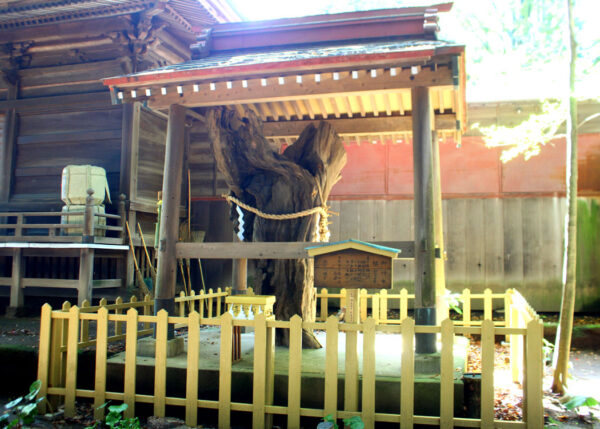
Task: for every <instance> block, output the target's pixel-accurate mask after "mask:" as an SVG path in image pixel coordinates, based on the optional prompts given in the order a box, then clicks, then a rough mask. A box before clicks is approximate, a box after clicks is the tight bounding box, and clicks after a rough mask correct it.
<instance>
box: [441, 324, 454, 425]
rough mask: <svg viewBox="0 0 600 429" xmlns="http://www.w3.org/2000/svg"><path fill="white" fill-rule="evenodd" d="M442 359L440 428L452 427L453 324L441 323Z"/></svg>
mask: <svg viewBox="0 0 600 429" xmlns="http://www.w3.org/2000/svg"><path fill="white" fill-rule="evenodd" d="M441 330H442V357H441V362H440V427H442V428H452V427H454V353H453V352H454V324H453V323H452V320H450V319H445V320H443V321H442V328H441Z"/></svg>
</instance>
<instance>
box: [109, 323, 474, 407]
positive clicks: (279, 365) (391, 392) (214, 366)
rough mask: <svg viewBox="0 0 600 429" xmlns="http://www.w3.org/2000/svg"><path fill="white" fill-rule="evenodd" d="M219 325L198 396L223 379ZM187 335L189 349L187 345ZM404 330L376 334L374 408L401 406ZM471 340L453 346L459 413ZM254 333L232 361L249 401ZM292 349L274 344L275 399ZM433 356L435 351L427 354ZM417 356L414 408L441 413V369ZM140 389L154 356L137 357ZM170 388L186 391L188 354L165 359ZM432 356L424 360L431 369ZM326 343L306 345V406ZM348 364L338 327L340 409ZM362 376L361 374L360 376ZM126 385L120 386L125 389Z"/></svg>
mask: <svg viewBox="0 0 600 429" xmlns="http://www.w3.org/2000/svg"><path fill="white" fill-rule="evenodd" d="M316 335H317V338H318V339H319V341H320V342H321V344H325V343H326V341H325V333H324V332H317V333H316ZM219 340H220V332H219V328H218V327H216V328H209V329H205V330H202V331H201V333H200V339H199V341H200V362H199V368H200V369H199V383H198V384H199V398H200V399H213V400H216V399H217V398H218V384H219ZM187 341H188V338H186V346H185V348H186V351H187ZM401 344H402V338H401V336H400V335H391V334H378V335H377V337H376V342H375V347H376V371H375V373H376V377H377V380H376V389H375V390H376V398H375V399H376V411H377V412H399V406H400V385H401V378H400V369H401V365H400V350H401ZM467 344H468V340H466V339H465V338H462V337H457V339H456V342H455V346H454V352H455V353H454V355H455V362H454V368H455V376H454V380H455V381H454V391H455V394H454V398H455V413H456V415H459V414H460V413H461V412H462V407H463V400H462V399H463V383H462V380H461V378H462V374H463V372H464V367H465V360H466V353H467ZM358 350H359V354H358V358H359V373H362V335H361V334H359V337H358ZM253 352H254V333H245V334H242V360H241V361H239V362H236V363H234V364H233V366H232V400H233V401H236V402H238V401H239V402H251V399H252V373H253ZM288 358H289V350H288V349H287V348H284V347H276V350H275V404H276V405H286V404H287V369H288ZM432 359H433V360H435V356H434V357H433V358H432V357H431V356H430V357H428V360H429V361H431V360H432ZM124 361H125V353H119V354H117V355H115V356H113V357H111V358H110V359H109V360H108V371H109V380H108V388H109V390H110V389H111V385H112V386H114V387H113V388H114V389H116V390H117V391H119V390H120V389H121V388H122V386H123V384H122V383H123V369H124ZM418 361H419V358H417V359H415V367H416V369H417V371H416V372H415V413H417V414H422V415H439V402H440V383H439V373H438V372H435V373H431V372H429V373H425V372H424V371H421V372H419V371H418V367H419V363H418ZM137 365H138V368H137V383H136V392H138V393H144V394H152V393H153V389H154V387H153V386H154V358H152V357H141V356H138V358H137ZM167 366H168V369H167V394H168V395H170V396H171V395H172V396H179V397H185V383H186V382H185V380H186V369H187V354H186V353H184V354H181V355H179V356H175V357H171V358H168V360H167ZM427 366H429V367H431V362H426V364H425V365H422V367H423V368H425V369H427ZM324 368H325V348H322V349H318V350H303V351H302V400H301V403H302V407H307V408H322V406H323V391H324ZM344 370H345V334H344V333H343V332H340V333H339V344H338V398H339V409H343V398H344ZM359 378H360V376H359ZM121 391H122V390H121Z"/></svg>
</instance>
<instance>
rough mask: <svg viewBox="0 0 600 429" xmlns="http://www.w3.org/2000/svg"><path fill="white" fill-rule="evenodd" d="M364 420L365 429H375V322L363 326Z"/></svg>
mask: <svg viewBox="0 0 600 429" xmlns="http://www.w3.org/2000/svg"><path fill="white" fill-rule="evenodd" d="M362 380H363V381H362V419H363V422H364V424H365V428H367V429H373V428H374V427H375V320H374V319H372V318H368V319H367V320H366V321H365V323H364V326H363V371H362Z"/></svg>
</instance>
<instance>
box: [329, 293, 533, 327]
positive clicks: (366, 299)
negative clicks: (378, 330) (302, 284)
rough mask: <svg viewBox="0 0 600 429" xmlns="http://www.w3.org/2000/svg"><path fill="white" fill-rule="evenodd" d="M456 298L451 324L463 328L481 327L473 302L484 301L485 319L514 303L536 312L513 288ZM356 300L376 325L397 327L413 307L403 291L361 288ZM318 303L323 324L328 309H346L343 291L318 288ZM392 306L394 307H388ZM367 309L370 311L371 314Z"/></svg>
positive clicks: (499, 322)
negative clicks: (393, 311)
mask: <svg viewBox="0 0 600 429" xmlns="http://www.w3.org/2000/svg"><path fill="white" fill-rule="evenodd" d="M515 293H516V294H518V298H515V299H513V298H512V296H513V295H514V294H515ZM456 298H457V299H458V301H459V302H460V303H461V309H462V315H458V318H457V319H455V320H454V323H455V324H459V325H462V326H478V325H481V320H472V319H471V316H472V315H471V308H472V302H473V300H481V301H483V319H484V320H492V313H493V310H494V308H498V307H501V306H502V305H504V311H505V313H506V314H508V313H507V311H508V310H509V308H510V306H511V305H512V303H513V301H516V302H517V304H518V305H519V306H521V307H523V311H527V312H529V314H531V315H533V316H532V317H537V316H536V315H535V311H533V309H531V307H529V304H527V301H525V299H524V298H523V297H522V296H521V294H519V293H518V292H517V291H515V290H514V289H508V290H507V291H506V292H504V293H493V292H492V290H491V289H485V290H484V291H483V293H471V291H470V290H469V289H464V290H463V291H462V293H461V294H457V295H456ZM359 299H360V319H361V320H366V319H367V316H368V315H370V316H371V317H373V319H375V321H376V322H377V323H384V324H399V323H402V320H404V319H406V318H407V317H408V310H409V308H412V306H411V305H409V303H410V302H411V301H412V300H414V299H415V295H414V294H409V293H408V291H407V290H406V289H401V290H400V291H399V293H390V292H388V291H387V290H385V289H382V290H375V291H374V292H372V293H369V291H367V290H366V289H361V290H360V294H359ZM498 301H500V302H498ZM317 302H318V303H319V304H318V316H317V320H319V321H325V320H326V319H327V317H328V315H329V310H330V309H332V308H333V309H336V308H337V309H340V308H344V307H346V289H341V290H340V291H339V292H330V291H328V290H327V289H321V290H320V291H318V292H317ZM394 303H395V305H391V304H394ZM391 307H396V308H398V317H397V318H390V317H389V314H388V309H389V308H391ZM369 308H370V309H371V311H370V312H369ZM446 317H447V315H446ZM494 324H495V325H498V326H507V325H506V321H504V320H496V321H494Z"/></svg>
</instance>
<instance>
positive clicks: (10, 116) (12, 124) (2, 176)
mask: <svg viewBox="0 0 600 429" xmlns="http://www.w3.org/2000/svg"><path fill="white" fill-rule="evenodd" d="M18 93H19V84H18V82H17V83H8V94H7V96H6V99H7V100H16V99H17V98H18ZM18 125H19V124H18V115H17V111H16V109H8V110H7V111H6V116H5V117H4V126H3V128H4V133H3V136H2V146H0V202H8V200H9V199H10V194H11V189H12V176H13V171H14V168H13V167H14V163H15V144H16V139H17V134H18V131H17V129H18Z"/></svg>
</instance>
